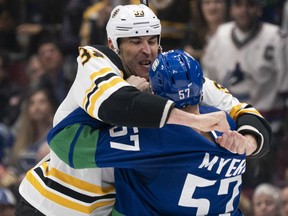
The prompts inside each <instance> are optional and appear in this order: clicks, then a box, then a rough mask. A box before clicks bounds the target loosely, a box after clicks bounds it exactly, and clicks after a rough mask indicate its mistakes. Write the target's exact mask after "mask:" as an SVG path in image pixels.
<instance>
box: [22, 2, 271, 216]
mask: <svg viewBox="0 0 288 216" xmlns="http://www.w3.org/2000/svg"><path fill="white" fill-rule="evenodd" d="M160 32H161V26H160V21H159V20H158V19H157V17H156V16H155V14H154V13H153V12H152V11H151V10H150V9H149V8H147V7H145V6H144V5H127V6H118V7H116V8H115V9H114V10H113V11H112V13H111V17H110V20H109V22H108V24H107V34H108V43H109V46H110V48H111V49H107V48H105V47H100V46H97V47H91V46H86V47H80V48H79V51H80V54H79V57H78V59H77V60H78V63H79V66H78V73H77V76H76V79H75V82H74V84H73V85H72V87H71V89H70V91H69V93H68V95H67V97H66V99H65V100H64V101H63V103H62V104H61V105H60V107H59V109H58V111H57V113H56V115H55V119H54V125H55V126H56V125H57V124H58V123H59V122H61V121H62V120H63V119H64V118H65V117H66V116H67V115H69V114H70V113H71V112H72V111H73V110H75V109H76V108H78V107H81V108H82V109H83V110H85V112H87V113H88V114H89V115H90V116H91V117H93V118H95V119H98V120H101V121H103V122H106V123H109V124H112V125H123V126H135V127H163V126H164V125H165V123H168V124H171V123H172V124H182V125H186V126H189V127H194V128H196V129H199V130H201V131H210V130H213V129H217V128H218V130H222V131H223V127H222V129H221V125H224V130H225V128H226V126H225V125H226V124H227V122H226V121H222V119H221V117H223V115H222V114H220V115H219V113H218V112H217V113H208V114H204V115H193V114H190V113H187V112H184V111H181V110H180V109H177V108H174V103H173V102H172V101H171V100H168V99H166V98H162V97H159V96H155V95H152V94H150V93H145V92H140V91H138V90H137V89H136V88H135V87H134V86H132V85H129V84H128V83H126V82H125V81H124V80H123V78H125V79H127V80H128V81H129V82H132V81H131V79H133V84H134V85H136V86H138V87H139V86H140V87H139V88H141V89H145V88H146V87H148V82H147V80H146V79H144V78H137V77H135V76H131V75H140V76H142V77H143V76H144V77H147V74H148V70H149V67H150V64H151V62H152V61H153V60H154V59H155V58H156V56H157V54H158V50H159V43H160ZM112 50H114V51H115V52H113V51H112ZM115 53H118V55H119V57H120V59H121V61H120V59H119V58H118V55H116V54H115ZM122 64H123V67H122ZM124 69H125V70H124ZM128 76H130V77H128ZM143 86H144V87H143ZM145 86H146V87H145ZM203 97H204V100H203V104H210V105H213V106H217V107H218V108H220V109H222V110H224V111H227V112H228V113H230V114H231V116H232V117H233V118H235V119H236V120H237V128H238V131H239V132H240V133H242V134H244V135H245V136H246V138H247V140H248V139H249V141H248V142H246V143H245V145H239V143H233V142H232V144H231V143H230V145H227V148H230V150H234V151H235V152H240V153H241V152H243V151H244V149H245V148H246V150H247V154H249V155H251V156H261V155H263V154H266V153H267V151H268V149H269V126H268V125H267V124H266V122H265V120H264V119H263V118H262V116H261V115H260V114H259V113H258V112H257V110H255V109H254V108H253V107H252V106H249V105H247V104H241V103H239V101H238V100H237V99H236V98H233V97H232V96H231V95H230V94H229V93H228V92H227V91H226V89H224V88H223V87H221V86H219V85H217V84H216V83H215V82H213V81H211V80H209V79H206V78H205V82H204V87H203ZM223 122H224V124H223ZM225 122H226V124H225ZM215 126H216V127H217V128H215ZM227 126H228V125H227ZM252 135H253V137H254V136H255V138H256V140H257V143H258V145H257V147H256V146H255V145H253V141H254V142H255V138H252ZM66 138H67V139H69V137H66ZM70 138H71V137H70ZM220 144H221V143H220ZM222 145H226V144H225V143H222ZM38 167H40V168H38ZM113 174H114V171H113V169H109V168H108V169H99V168H94V169H89V170H88V169H82V170H75V169H71V167H69V166H68V165H66V164H65V163H64V162H63V161H62V160H60V159H59V157H58V156H57V155H56V154H55V152H53V151H51V153H50V155H49V156H48V157H47V158H45V159H44V160H43V161H42V162H40V163H39V165H38V166H36V167H35V168H34V169H32V170H31V171H30V172H28V173H27V175H26V177H25V178H24V180H23V181H22V183H21V185H20V189H19V190H20V194H21V195H22V197H23V198H24V199H23V201H22V203H21V204H20V206H19V207H18V211H16V212H17V214H18V215H21V209H25V210H27V211H28V212H29V210H30V212H33V214H34V213H35V208H36V209H38V213H39V214H40V215H41V213H40V212H42V213H43V214H46V215H57V214H61V215H101V216H103V215H108V214H109V213H110V212H111V209H112V207H113V205H114V200H115V190H114V176H113ZM23 206H24V207H23ZM19 210H20V211H19ZM26 215H29V214H28V213H26Z"/></svg>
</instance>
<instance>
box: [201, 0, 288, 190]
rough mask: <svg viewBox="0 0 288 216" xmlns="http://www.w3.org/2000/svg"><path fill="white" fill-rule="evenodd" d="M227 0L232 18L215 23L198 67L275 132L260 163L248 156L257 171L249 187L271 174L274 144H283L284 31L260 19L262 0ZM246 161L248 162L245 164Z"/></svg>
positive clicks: (287, 88) (287, 82)
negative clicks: (270, 149) (242, 102)
mask: <svg viewBox="0 0 288 216" xmlns="http://www.w3.org/2000/svg"><path fill="white" fill-rule="evenodd" d="M231 2H232V4H231V15H232V18H233V20H234V21H231V22H229V23H225V24H222V25H221V26H219V28H218V30H217V32H216V34H215V35H214V36H213V37H212V38H211V41H210V43H209V45H208V46H207V49H206V53H205V55H204V57H203V59H202V68H203V72H204V75H206V76H208V77H209V78H211V79H213V80H215V81H216V82H218V83H220V84H223V85H225V87H227V88H228V89H229V91H230V92H231V93H232V94H233V95H235V96H236V97H237V98H238V99H239V100H240V102H241V101H245V102H247V103H249V104H253V106H254V107H255V108H257V109H258V110H259V111H260V112H261V114H263V116H264V117H265V118H266V119H267V121H268V122H269V123H270V124H271V127H272V130H273V133H274V134H275V136H274V137H273V139H272V140H274V142H273V143H274V144H272V146H273V151H271V152H270V154H269V155H267V157H265V158H263V159H261V160H260V164H258V165H257V163H258V162H259V161H253V162H252V161H251V166H252V165H253V166H257V167H255V169H254V168H252V169H254V171H251V174H253V175H254V174H255V176H254V177H253V178H251V175H249V176H247V179H248V180H249V182H250V181H251V183H248V185H249V186H252V187H253V185H256V184H259V183H260V182H259V181H261V182H263V181H271V180H272V178H273V177H272V173H274V172H275V169H274V165H273V163H274V162H273V161H274V160H275V157H276V156H275V155H276V153H277V148H279V150H280V148H281V147H278V146H280V144H281V129H282V127H283V123H284V122H285V118H284V117H285V116H286V114H285V109H286V108H285V100H286V98H287V95H288V94H287V93H288V73H287V71H288V67H287V64H288V56H287V53H286V51H285V46H287V45H288V44H287V35H285V34H284V33H283V32H281V30H280V27H279V26H276V25H273V24H270V23H264V22H261V21H260V18H261V14H262V5H261V4H262V1H261V0H231ZM219 53H221V54H219ZM280 151H281V150H280ZM262 160H263V162H262ZM267 164H269V166H267ZM249 165H250V164H249V162H248V169H247V170H249V169H250V166H249ZM256 170H257V171H258V172H256ZM248 173H250V171H248V172H247V174H248ZM246 182H247V181H246Z"/></svg>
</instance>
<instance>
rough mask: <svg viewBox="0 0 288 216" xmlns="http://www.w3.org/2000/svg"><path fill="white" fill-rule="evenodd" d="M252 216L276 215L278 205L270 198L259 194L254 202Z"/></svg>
mask: <svg viewBox="0 0 288 216" xmlns="http://www.w3.org/2000/svg"><path fill="white" fill-rule="evenodd" d="M253 205H254V216H272V215H277V214H276V212H277V210H278V205H277V203H276V202H275V200H274V199H273V197H272V196H270V195H266V194H261V195H259V196H257V197H256V198H255V200H254V203H253Z"/></svg>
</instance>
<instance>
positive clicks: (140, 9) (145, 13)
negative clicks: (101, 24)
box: [106, 4, 161, 52]
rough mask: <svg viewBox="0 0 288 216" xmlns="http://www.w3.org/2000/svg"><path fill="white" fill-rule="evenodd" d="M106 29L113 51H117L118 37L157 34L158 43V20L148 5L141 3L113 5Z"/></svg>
mask: <svg viewBox="0 0 288 216" xmlns="http://www.w3.org/2000/svg"><path fill="white" fill-rule="evenodd" d="M106 31H107V37H108V40H109V39H110V40H111V41H112V44H113V46H114V49H115V50H114V51H115V52H116V51H118V52H119V47H118V43H117V40H118V38H127V37H139V36H150V35H151V36H152V35H159V41H158V42H159V44H160V34H161V24H160V20H159V19H158V18H157V16H156V15H155V14H154V12H153V11H152V10H151V9H150V8H149V7H147V6H146V5H143V4H140V5H118V6H117V7H115V8H114V9H113V10H112V12H111V15H110V18H109V20H108V23H107V26H106Z"/></svg>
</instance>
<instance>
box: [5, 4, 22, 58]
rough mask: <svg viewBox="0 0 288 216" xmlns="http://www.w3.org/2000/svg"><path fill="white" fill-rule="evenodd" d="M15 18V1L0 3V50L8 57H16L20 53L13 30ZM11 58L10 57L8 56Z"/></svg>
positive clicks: (15, 22)
mask: <svg viewBox="0 0 288 216" xmlns="http://www.w3.org/2000/svg"><path fill="white" fill-rule="evenodd" d="M16 25H17V17H16V14H15V0H9V1H8V0H1V1H0V50H1V52H5V53H7V54H9V55H17V53H19V51H20V46H19V44H18V41H17V38H16V33H15V28H16ZM10 57H11V56H10Z"/></svg>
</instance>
